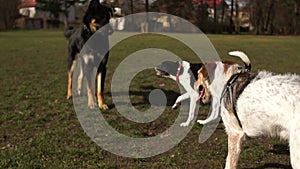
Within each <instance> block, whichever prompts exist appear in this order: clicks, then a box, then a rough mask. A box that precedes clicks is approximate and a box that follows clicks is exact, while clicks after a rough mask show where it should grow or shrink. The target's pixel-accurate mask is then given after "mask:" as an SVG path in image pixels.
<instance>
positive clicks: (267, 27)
mask: <svg viewBox="0 0 300 169" xmlns="http://www.w3.org/2000/svg"><path fill="white" fill-rule="evenodd" d="M273 7H274V0H271V1H270V5H269V9H268V13H267V20H266V25H265V27H264V31H265V32H268V33H270V28H269V24H270V22H271V13H272V11H273Z"/></svg>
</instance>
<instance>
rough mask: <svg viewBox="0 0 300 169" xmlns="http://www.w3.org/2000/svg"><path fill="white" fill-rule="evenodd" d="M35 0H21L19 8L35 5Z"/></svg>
mask: <svg viewBox="0 0 300 169" xmlns="http://www.w3.org/2000/svg"><path fill="white" fill-rule="evenodd" d="M36 4H37V3H36V1H35V0H21V2H20V4H19V6H18V8H19V9H20V8H28V7H35V6H36Z"/></svg>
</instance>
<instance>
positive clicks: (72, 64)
mask: <svg viewBox="0 0 300 169" xmlns="http://www.w3.org/2000/svg"><path fill="white" fill-rule="evenodd" d="M75 66H76V60H68V90H67V99H71V97H72V78H73V72H74V69H75Z"/></svg>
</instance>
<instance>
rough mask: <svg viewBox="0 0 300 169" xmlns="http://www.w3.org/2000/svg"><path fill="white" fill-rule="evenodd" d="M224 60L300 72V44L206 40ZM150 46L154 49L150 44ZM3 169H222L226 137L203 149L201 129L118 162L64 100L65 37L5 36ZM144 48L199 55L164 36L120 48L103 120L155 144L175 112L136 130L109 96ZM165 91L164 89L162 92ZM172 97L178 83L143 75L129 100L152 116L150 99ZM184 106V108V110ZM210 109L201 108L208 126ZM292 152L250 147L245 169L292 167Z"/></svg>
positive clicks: (254, 142) (113, 58) (219, 135)
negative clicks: (160, 149) (234, 54)
mask: <svg viewBox="0 0 300 169" xmlns="http://www.w3.org/2000/svg"><path fill="white" fill-rule="evenodd" d="M208 37H209V39H210V40H211V42H212V43H213V45H214V46H215V48H216V49H217V51H218V53H219V54H220V56H221V58H222V59H228V60H235V59H234V58H230V57H228V56H227V55H226V54H227V52H228V51H230V50H243V51H245V52H246V53H247V54H248V55H249V57H250V59H251V61H252V65H253V69H254V70H262V69H267V70H270V71H274V72H277V73H285V72H292V73H300V48H299V44H300V37H288V36H287V37H272V36H229V35H209V36H208ZM147 41H151V44H147V43H146V42H147ZM0 44H1V46H0V93H1V94H0V168H24V169H27V168H101V169H102V168H191V169H192V168H193V169H194V168H201V169H202V168H203V169H208V168H212V169H216V168H222V167H223V166H224V164H225V157H226V154H227V137H226V135H225V132H224V128H223V125H222V124H220V125H219V127H218V129H217V130H216V131H215V133H214V134H213V136H212V137H211V138H210V139H209V140H208V141H206V142H205V143H203V144H199V143H198V136H199V133H200V130H201V126H200V125H197V124H195V125H194V127H193V128H192V130H191V131H190V133H189V134H188V135H187V137H186V138H185V139H184V140H183V141H182V142H181V143H180V144H178V145H177V146H175V147H174V148H172V149H171V150H169V151H168V152H166V153H163V154H161V155H157V156H155V157H151V158H145V159H130V158H125V157H120V156H117V155H114V154H111V153H110V152H107V151H104V150H102V149H101V148H100V147H99V146H97V145H96V144H95V143H94V142H93V141H91V139H90V138H89V137H88V136H87V135H86V134H85V133H84V131H83V129H82V128H81V126H80V123H79V121H78V119H77V116H76V113H75V111H74V108H73V104H72V101H71V100H66V86H67V73H66V72H67V69H66V56H67V41H66V39H65V38H64V37H63V33H62V31H16V32H0ZM145 47H161V48H165V49H168V48H169V47H171V48H172V50H174V53H176V54H178V55H180V56H181V57H183V58H184V59H186V60H189V61H195V56H193V53H192V52H191V51H189V50H188V49H186V48H184V47H182V46H181V45H180V44H179V43H174V42H171V44H170V42H169V41H168V39H166V38H163V37H160V36H152V35H147V36H137V37H135V38H134V39H129V40H127V42H126V43H125V44H124V45H120V46H118V47H117V48H115V49H114V50H113V51H112V52H111V55H110V58H109V63H108V75H107V79H106V92H105V98H106V100H107V103H108V104H109V106H110V107H111V109H110V110H107V111H103V114H104V116H105V118H106V119H107V120H108V121H109V123H110V124H111V125H112V126H113V127H114V128H116V129H118V131H120V132H122V133H125V134H126V135H129V136H137V137H151V136H153V135H156V134H157V133H160V132H162V131H164V130H165V129H167V128H168V127H169V126H170V125H171V124H172V122H173V121H174V119H175V118H176V116H177V115H178V114H177V111H173V110H172V109H171V107H170V106H168V107H167V108H166V110H165V112H164V113H163V114H162V115H161V117H160V118H159V119H157V120H155V121H154V122H151V123H147V124H135V123H133V122H130V121H128V120H126V119H125V118H123V117H121V116H120V115H119V114H118V112H117V110H116V108H115V107H114V105H113V102H112V99H111V97H110V87H109V85H110V83H111V78H112V75H113V72H114V69H115V68H116V67H117V66H118V63H120V62H121V61H122V60H123V59H124V58H125V57H126V56H127V55H129V54H130V53H132V52H133V51H135V50H137V49H142V48H145ZM162 86H163V87H162ZM155 88H161V89H164V90H165V91H167V92H166V93H167V96H168V102H170V103H169V104H168V105H170V104H171V103H172V102H173V101H174V99H175V98H176V96H178V94H179V90H178V88H177V87H176V85H175V82H173V81H170V80H166V79H162V78H158V77H156V76H155V72H154V71H149V70H148V71H143V72H141V73H139V74H138V75H137V76H136V77H135V78H134V79H133V81H132V84H131V87H130V94H131V99H132V102H133V105H135V106H136V108H137V109H141V110H144V109H147V108H148V107H149V102H148V101H147V98H148V94H149V92H150V91H151V90H153V89H155ZM185 104H186V103H185ZM207 112H208V106H204V107H200V111H199V115H198V117H197V118H202V119H204V118H205V117H206V115H207ZM288 153H289V152H288V146H287V144H286V143H285V142H283V141H279V140H277V139H269V138H259V139H250V140H248V141H246V142H245V144H244V146H243V152H242V154H241V159H240V163H239V165H240V168H290V164H289V155H288Z"/></svg>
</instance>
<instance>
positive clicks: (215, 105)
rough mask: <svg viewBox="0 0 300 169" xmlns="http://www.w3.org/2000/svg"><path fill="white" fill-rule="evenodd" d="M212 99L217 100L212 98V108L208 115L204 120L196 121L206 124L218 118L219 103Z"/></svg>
mask: <svg viewBox="0 0 300 169" xmlns="http://www.w3.org/2000/svg"><path fill="white" fill-rule="evenodd" d="M214 100H217V99H213V98H212V109H211V112H210V115H209V116H208V117H207V118H206V119H205V120H197V123H199V124H207V123H209V122H212V121H214V120H216V119H218V117H219V114H220V113H219V108H220V107H219V106H220V104H219V103H218V102H217V101H214Z"/></svg>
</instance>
